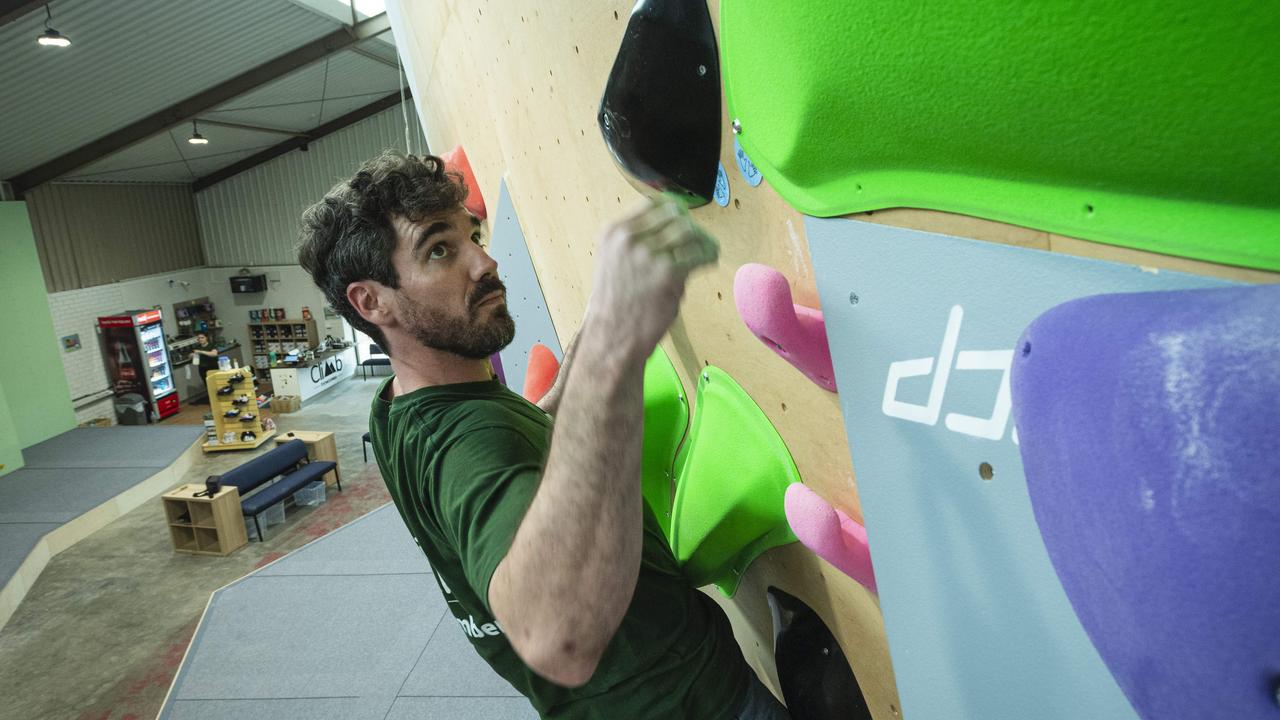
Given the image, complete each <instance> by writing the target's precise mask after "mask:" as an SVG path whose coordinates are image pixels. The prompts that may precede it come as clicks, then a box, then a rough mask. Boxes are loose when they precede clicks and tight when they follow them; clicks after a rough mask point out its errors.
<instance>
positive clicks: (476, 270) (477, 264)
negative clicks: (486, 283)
mask: <svg viewBox="0 0 1280 720" xmlns="http://www.w3.org/2000/svg"><path fill="white" fill-rule="evenodd" d="M486 275H493V276H494V277H497V276H498V261H497V260H494V259H493V258H492V257H491V256H490V255H489V253H488V252H486V251H485V249H484V248H482V247H480V246H479V245H476V246H475V257H474V258H473V260H472V263H471V279H472V280H479V279H481V278H483V277H485V276H486Z"/></svg>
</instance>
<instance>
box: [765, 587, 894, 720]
mask: <svg viewBox="0 0 1280 720" xmlns="http://www.w3.org/2000/svg"><path fill="white" fill-rule="evenodd" d="M769 610H770V611H771V612H772V614H773V655H774V659H775V660H776V661H777V664H778V680H779V682H781V683H782V696H783V698H784V699H785V700H786V703H787V710H788V712H790V713H791V719H792V720H871V710H870V709H869V708H868V707H867V701H866V699H864V698H863V697H862V688H861V687H859V686H858V679H857V677H855V676H854V674H853V670H852V669H851V668H850V667H849V662H848V661H847V660H846V659H845V656H844V651H843V650H841V649H840V644H839V643H838V642H836V638H835V636H834V635H832V634H831V630H829V629H828V628H827V626H826V624H824V623H823V622H822V618H820V617H818V614H817V613H816V612H814V611H813V609H812V608H810V607H809V606H808V605H805V604H804V603H803V602H801V601H800V600H799V599H798V598H796V597H793V596H792V595H789V594H787V593H785V592H783V591H781V590H779V589H777V588H769Z"/></svg>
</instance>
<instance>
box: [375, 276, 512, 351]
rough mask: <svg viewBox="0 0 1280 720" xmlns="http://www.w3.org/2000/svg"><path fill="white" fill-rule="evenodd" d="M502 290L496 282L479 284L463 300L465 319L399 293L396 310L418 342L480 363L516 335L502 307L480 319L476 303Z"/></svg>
mask: <svg viewBox="0 0 1280 720" xmlns="http://www.w3.org/2000/svg"><path fill="white" fill-rule="evenodd" d="M505 289H506V288H505V286H503V284H502V281H501V280H498V279H497V278H492V279H486V280H483V281H481V282H480V283H479V284H477V285H476V287H475V289H474V290H472V292H471V294H470V295H468V296H467V313H466V316H465V317H458V316H455V315H446V314H444V313H442V312H438V311H435V310H433V309H432V308H428V307H426V306H425V305H423V304H421V303H418V302H416V301H414V300H412V299H411V298H409V297H408V296H407V295H404V294H403V293H398V294H399V295H400V307H401V308H402V309H403V310H404V315H405V317H404V321H405V327H406V329H408V330H409V332H411V333H413V336H414V337H415V338H417V340H418V342H420V343H422V344H423V345H425V346H426V347H429V348H434V349H436V350H443V351H445V352H449V353H453V354H454V355H459V356H461V357H464V358H468V359H471V360H482V359H484V358H487V357H489V356H490V355H492V354H494V353H496V352H498V351H499V350H501V349H502V348H504V347H506V346H507V345H510V344H511V340H512V339H513V338H515V335H516V322H515V320H513V319H512V317H511V313H509V312H507V307H506V305H505V304H502V305H498V306H497V307H495V308H494V309H493V314H492V317H490V318H489V319H487V320H482V319H481V318H480V312H481V308H480V307H478V303H479V301H480V300H482V299H484V298H485V296H487V295H490V294H492V293H494V292H497V291H499V290H505Z"/></svg>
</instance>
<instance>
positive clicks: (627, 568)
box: [488, 204, 714, 687]
mask: <svg viewBox="0 0 1280 720" xmlns="http://www.w3.org/2000/svg"><path fill="white" fill-rule="evenodd" d="M703 242H704V236H699V235H698V233H697V231H696V230H695V229H694V228H693V225H692V223H691V222H690V221H689V220H688V218H687V217H685V216H683V215H682V214H680V213H679V212H678V211H676V210H674V209H673V208H672V207H670V206H668V205H664V204H659V205H657V206H655V207H653V208H650V209H649V210H648V211H647V212H645V213H641V214H639V215H637V216H635V217H632V218H630V219H628V220H627V221H625V222H624V223H622V224H621V225H618V226H615V227H614V228H612V229H611V231H610V232H609V233H607V234H606V236H605V237H604V238H603V239H602V241H601V244H600V252H599V253H598V255H599V257H600V265H599V266H598V269H597V275H596V284H595V288H596V289H595V294H594V295H593V297H592V300H591V302H590V303H589V308H590V309H589V310H588V316H587V319H586V320H585V321H584V325H583V329H582V332H581V333H580V334H579V338H578V340H577V342H576V344H577V345H578V349H577V352H576V359H575V360H574V361H573V362H572V366H571V367H568V368H564V369H562V372H565V371H566V370H567V372H565V375H566V377H565V379H564V390H563V397H562V398H561V400H560V407H559V414H558V415H557V416H556V423H555V430H554V432H553V435H552V441H551V452H550V455H549V456H548V458H547V465H546V468H545V470H544V472H543V476H542V481H541V484H540V485H539V488H538V491H537V493H536V494H535V495H534V498H533V501H532V502H531V504H530V506H529V509H528V511H527V512H526V513H525V516H524V519H523V520H522V522H521V524H520V527H519V529H518V530H517V532H516V535H515V539H514V541H513V542H512V546H511V548H510V550H509V551H508V552H507V555H506V557H505V558H504V559H503V560H502V562H501V563H500V564H499V565H498V568H497V570H496V571H495V572H494V574H493V577H492V579H491V581H490V585H489V591H488V593H489V594H488V597H489V605H490V607H491V609H492V610H493V613H494V616H495V617H496V618H497V620H498V622H499V623H500V624H501V625H502V627H503V628H504V630H505V631H506V634H507V637H508V639H509V640H510V642H511V645H512V647H513V648H514V649H515V651H516V653H517V654H519V655H520V657H521V659H522V660H524V662H525V663H526V664H527V665H528V666H529V667H530V668H532V669H533V670H534V671H535V672H537V673H538V674H540V675H542V676H544V677H546V678H548V679H549V680H551V681H553V682H556V683H558V684H561V685H565V686H570V687H577V686H580V685H583V684H585V683H586V682H587V681H588V680H590V679H591V676H592V674H594V672H595V669H596V666H597V664H598V663H599V660H600V657H601V655H603V653H604V650H605V648H606V646H607V645H608V643H609V641H610V640H611V639H612V638H613V635H614V633H615V632H616V631H617V629H618V625H619V624H620V623H621V622H622V618H623V616H624V615H625V614H626V610H627V607H628V606H629V605H630V604H631V598H632V595H633V594H634V592H635V584H636V579H637V577H638V575H639V571H640V553H641V545H642V535H643V528H642V520H643V505H642V500H641V497H640V444H641V438H642V434H643V433H642V430H643V412H644V388H643V382H644V362H645V360H646V359H647V358H648V356H649V354H650V353H652V352H653V348H654V346H655V345H657V342H658V340H660V339H661V338H662V335H663V334H665V332H666V329H667V328H668V327H669V326H670V324H671V321H672V320H673V319H674V318H675V314H676V311H677V310H678V308H679V302H680V297H681V296H682V294H683V291H684V282H685V279H686V278H687V276H688V273H689V272H690V270H692V269H693V268H694V267H696V266H697V265H701V264H705V263H706V262H710V261H711V260H714V253H707V252H705V251H703V252H699V251H696V250H695V249H691V248H690V247H687V246H688V245H692V244H698V243H703Z"/></svg>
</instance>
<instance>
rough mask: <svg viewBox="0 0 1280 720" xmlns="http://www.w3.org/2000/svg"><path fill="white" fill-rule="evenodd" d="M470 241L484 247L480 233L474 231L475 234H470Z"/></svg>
mask: <svg viewBox="0 0 1280 720" xmlns="http://www.w3.org/2000/svg"><path fill="white" fill-rule="evenodd" d="M471 242H473V243H475V244H477V245H479V246H480V247H484V238H483V237H482V236H481V235H480V233H476V234H475V235H472V236H471Z"/></svg>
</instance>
